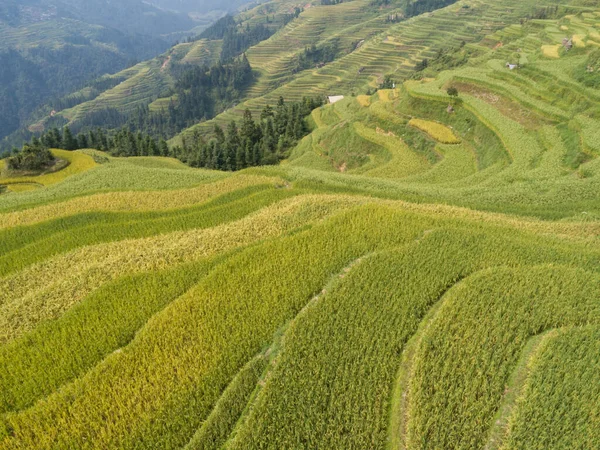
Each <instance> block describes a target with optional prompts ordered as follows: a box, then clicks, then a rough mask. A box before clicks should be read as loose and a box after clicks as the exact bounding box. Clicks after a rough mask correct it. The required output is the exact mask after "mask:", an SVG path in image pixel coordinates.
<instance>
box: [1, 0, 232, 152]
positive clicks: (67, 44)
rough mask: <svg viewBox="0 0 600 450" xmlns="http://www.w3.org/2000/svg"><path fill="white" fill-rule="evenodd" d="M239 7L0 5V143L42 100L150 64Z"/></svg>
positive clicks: (85, 0) (109, 1)
mask: <svg viewBox="0 0 600 450" xmlns="http://www.w3.org/2000/svg"><path fill="white" fill-rule="evenodd" d="M241 3H242V2H240V1H239V0H233V1H230V0H224V1H219V2H217V1H214V0H209V1H201V0H185V1H181V2H171V1H166V0H159V1H156V2H155V4H150V3H149V2H143V1H141V0H119V1H116V0H2V1H1V2H0V100H1V101H0V140H1V139H3V138H5V137H6V136H8V135H10V134H11V133H14V132H15V131H17V130H19V129H22V128H23V127H24V126H26V125H27V124H28V123H30V122H31V121H32V119H35V117H32V114H35V111H36V109H37V108H39V107H40V106H41V105H43V104H45V103H46V102H47V101H48V100H49V99H51V98H56V97H60V96H63V95H65V94H67V93H70V92H73V91H74V90H77V89H79V88H81V87H82V86H84V85H85V84H86V83H87V82H89V81H91V80H93V79H95V78H97V77H99V76H101V75H103V74H107V73H115V72H118V71H120V70H122V69H124V68H126V67H128V66H131V65H132V64H133V63H135V62H137V61H141V60H145V59H148V58H152V57H154V56H156V55H158V54H160V53H162V52H164V51H165V50H167V49H168V48H170V47H171V46H172V45H173V43H174V42H175V41H176V40H178V39H182V38H185V37H186V36H187V35H188V34H190V33H191V34H194V33H197V32H198V31H199V30H201V29H202V28H203V27H205V26H207V25H208V24H210V23H211V22H213V21H214V20H216V19H217V18H219V17H220V16H222V15H223V14H225V12H227V11H229V10H233V9H235V8H236V7H237V6H239V5H240V4H241ZM192 30H193V31H192Z"/></svg>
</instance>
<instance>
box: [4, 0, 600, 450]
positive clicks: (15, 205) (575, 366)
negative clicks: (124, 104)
mask: <svg viewBox="0 0 600 450" xmlns="http://www.w3.org/2000/svg"><path fill="white" fill-rule="evenodd" d="M473 7H475V6H473ZM498 8H499V9H500V10H501V9H502V7H501V6H500V7H498ZM462 9H463V8H462V5H461V3H459V4H457V5H455V6H451V7H449V8H448V9H446V10H444V11H438V12H436V13H434V14H433V15H427V16H426V17H422V18H416V19H414V21H415V22H418V23H420V24H421V25H424V24H428V23H430V22H429V21H431V26H434V25H433V24H436V23H437V24H438V25H439V22H438V19H439V18H440V16H442V17H444V14H447V17H454V16H455V15H456V13H457V12H458V13H459V15H458V16H456V17H461V16H460V14H462ZM598 18H600V11H598V10H597V9H583V10H581V11H580V12H579V13H577V12H576V11H575V13H574V14H569V16H567V17H561V16H559V17H556V18H554V17H552V18H549V19H531V20H526V21H524V23H523V24H520V23H519V20H518V19H515V21H514V23H516V24H518V25H515V24H513V23H512V22H511V23H509V24H507V26H505V27H504V28H502V29H499V30H496V31H494V32H493V33H492V34H489V33H485V36H484V34H483V33H482V35H481V37H480V39H479V40H476V41H474V42H472V43H465V45H461V43H460V41H459V42H458V43H456V44H451V45H448V46H446V50H445V51H443V52H440V53H439V56H438V54H432V55H430V56H428V59H429V63H428V65H427V67H424V68H423V70H422V71H420V72H418V73H417V72H416V71H415V70H414V69H412V70H409V69H408V68H407V69H406V73H407V74H416V77H415V78H423V79H417V80H412V81H407V82H406V83H400V81H398V82H397V85H396V88H395V89H382V90H379V91H378V92H376V93H373V92H372V91H371V92H370V93H369V94H368V95H367V93H365V91H362V93H363V95H364V96H363V97H359V98H354V97H352V95H350V93H349V92H347V91H344V90H342V91H341V93H343V94H345V95H346V97H347V98H345V99H344V100H343V101H340V102H338V103H336V104H335V105H328V106H325V107H322V108H319V109H317V110H315V111H313V113H312V118H311V122H312V124H313V132H312V133H311V134H309V135H308V136H306V137H305V138H304V139H303V140H302V141H301V142H300V143H299V145H298V146H297V147H296V148H295V149H293V151H292V153H291V155H290V157H289V158H288V160H287V161H286V162H285V163H284V164H282V165H280V166H277V167H262V168H253V169H247V170H244V171H240V172H237V173H225V172H216V171H208V170H199V169H192V168H189V167H186V166H185V165H183V164H181V163H179V162H178V161H175V160H172V159H166V158H156V157H147V158H128V159H122V158H113V157H109V156H107V155H104V154H102V153H101V152H96V151H93V150H86V151H84V152H81V153H73V155H82V156H88V157H90V158H92V160H93V161H94V163H95V164H94V165H93V167H89V169H88V170H85V171H82V172H80V173H77V174H73V175H69V176H65V177H62V181H60V182H58V183H56V184H53V185H51V186H47V187H42V188H39V189H36V190H35V191H32V192H19V193H15V192H12V193H5V194H0V324H1V326H0V330H2V331H1V333H0V361H1V364H0V386H1V388H0V448H2V449H13V448H15V449H16V448H98V449H105V448H148V449H156V448H186V449H200V448H202V449H207V448H227V449H252V448H277V449H279V448H336V449H337V448H340V449H364V448H373V449H389V448H394V449H421V448H422V449H428V448H448V449H472V448H502V449H520V448H551V449H552V448H556V449H558V448H594V445H595V443H596V442H598V441H600V434H599V430H600V427H598V426H597V425H598V421H597V418H598V417H599V416H600V411H599V410H598V408H599V406H598V405H599V403H598V402H595V401H590V399H595V398H598V397H599V396H600V387H599V384H598V383H597V378H598V375H597V369H598V367H597V365H598V345H597V340H598V339H597V338H598V333H599V332H600V300H599V299H600V240H599V236H600V223H599V222H598V219H599V218H598V214H599V213H600V203H599V198H598V187H599V180H600V178H599V177H600V174H599V173H598V167H597V161H598V158H597V145H598V143H597V139H596V138H597V136H596V134H597V133H596V130H597V129H598V126H597V125H598V120H599V116H598V113H597V98H598V94H597V89H596V88H595V86H594V85H593V83H594V80H595V78H593V77H592V76H591V75H590V74H592V73H593V72H591V71H589V70H588V66H590V65H593V64H595V61H597V59H596V53H595V52H596V50H595V49H596V46H595V44H593V42H596V41H595V40H594V39H596V36H597V35H598V34H597V30H598V28H597V23H598V20H597V19H598ZM448 20H449V19H448ZM463 23H464V21H461V20H459V19H456V21H455V24H454V26H456V27H457V28H456V29H457V30H461V29H462V28H460V27H461V26H462V25H463ZM409 25H410V24H400V25H392V27H391V28H390V32H389V34H388V36H390V37H392V38H393V39H388V40H387V41H386V42H397V41H396V40H397V39H398V37H397V36H394V35H393V34H392V31H393V30H400V29H402V30H405V28H403V27H409ZM410 29H412V28H409V30H410ZM569 30H572V31H573V33H574V34H576V35H578V36H580V37H579V38H578V40H576V42H583V43H585V46H581V44H580V46H578V47H575V46H574V48H572V49H571V50H569V51H566V49H563V50H559V52H558V55H559V57H558V58H548V56H545V52H544V49H545V48H546V47H544V46H546V45H559V46H562V45H563V44H562V39H563V37H565V36H563V35H564V34H565V33H566V32H567V31H569ZM499 43H502V45H498V44H499ZM263 45H264V44H263ZM365 45H366V44H365ZM381 45H382V46H383V45H395V44H389V43H385V44H384V43H383V42H382V43H381ZM361 48H362V47H361ZM381 48H386V47H381ZM377 51H379V50H377ZM382 55H384V53H382ZM423 57H424V53H422V52H420V51H419V53H416V54H415V56H414V57H413V58H412V61H413V62H421V61H422V58H423ZM382 59H383V58H382ZM515 60H516V62H515ZM340 61H342V60H340ZM373 61H375V57H373ZM457 61H460V64H455V63H456V62H457ZM507 62H509V63H510V64H519V66H520V67H519V68H518V69H513V70H511V69H509V68H507V67H505V64H506V63H507ZM332 64H338V63H337V62H336V63H332ZM421 65H423V64H421ZM452 66H457V67H454V68H451V69H450V70H446V71H442V72H441V73H439V72H440V69H441V68H443V67H452ZM594 67H596V66H594ZM382 70H383V69H382ZM293 84H294V81H292V83H290V85H289V86H293ZM286 86H288V85H284V86H283V87H282V88H281V89H285V88H286ZM340 86H342V85H340ZM349 86H350V85H349ZM449 87H455V88H456V89H457V90H458V93H459V95H458V99H452V98H450V97H449V96H448V93H447V92H448V91H447V89H448V88H449ZM341 89H343V87H341ZM348 89H350V88H348ZM449 104H451V105H452V107H453V108H452V109H453V112H448V111H449V109H448V105H449ZM450 111H451V110H450ZM58 173H60V172H58ZM58 173H57V175H58ZM65 175H67V174H65ZM6 182H7V181H6V180H5V181H2V183H6Z"/></svg>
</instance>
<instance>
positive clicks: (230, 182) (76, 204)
mask: <svg viewBox="0 0 600 450" xmlns="http://www.w3.org/2000/svg"><path fill="white" fill-rule="evenodd" d="M265 183H269V184H278V183H281V184H283V181H281V180H280V179H277V178H272V177H261V176H248V175H239V176H234V177H230V178H226V179H224V180H219V181H216V182H213V183H207V184H203V185H201V186H198V187H195V188H188V189H177V190H169V191H147V192H144V191H141V192H139V191H130V192H126V191H125V192H122V191H119V192H109V193H102V194H94V195H90V196H86V197H76V198H73V199H70V200H67V201H64V202H60V203H50V204H47V205H42V206H37V207H33V208H30V209H25V210H21V211H13V212H7V213H4V214H2V213H0V229H2V228H9V227H15V226H19V225H30V224H33V223H37V222H42V221H45V220H49V219H56V218H59V217H65V216H69V215H73V214H80V213H84V212H91V211H119V212H121V211H157V210H167V209H176V208H182V207H185V206H191V205H194V204H197V203H201V202H203V201H206V200H208V199H210V198H211V197H215V196H217V195H221V194H225V193H228V192H233V191H235V190H238V189H242V188H245V187H249V186H255V185H259V184H265Z"/></svg>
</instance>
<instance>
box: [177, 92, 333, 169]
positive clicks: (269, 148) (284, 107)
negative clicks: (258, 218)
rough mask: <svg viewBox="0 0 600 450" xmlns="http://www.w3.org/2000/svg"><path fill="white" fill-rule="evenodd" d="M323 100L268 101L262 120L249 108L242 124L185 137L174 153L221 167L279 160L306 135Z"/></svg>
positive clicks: (190, 161) (188, 160)
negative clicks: (210, 135) (211, 135)
mask: <svg viewBox="0 0 600 450" xmlns="http://www.w3.org/2000/svg"><path fill="white" fill-rule="evenodd" d="M322 104H323V100H322V99H311V98H304V99H303V101H302V102H301V103H289V104H286V103H284V101H283V98H280V99H279V102H278V103H277V106H276V107H275V108H274V109H273V108H271V107H270V106H268V105H267V106H266V107H265V108H264V109H263V111H262V112H261V115H260V120H258V121H255V120H254V119H253V118H252V114H251V113H250V111H249V110H246V111H245V113H244V118H243V120H242V121H241V124H239V125H238V124H236V123H235V121H232V122H231V123H230V124H229V126H228V127H227V130H226V131H225V132H224V131H223V130H222V129H221V128H220V127H219V126H215V129H214V138H213V139H211V140H209V141H206V140H205V139H203V138H202V137H201V136H200V135H199V134H195V135H194V136H193V137H192V138H191V139H189V138H187V139H184V142H183V147H181V148H175V149H173V151H174V155H175V156H177V157H178V158H180V159H181V160H183V161H184V162H186V163H188V164H190V165H191V166H194V167H206V168H210V169H218V170H230V171H233V170H241V169H244V168H246V167H251V166H259V165H268V164H277V163H278V162H279V161H280V160H281V159H282V158H285V157H286V156H287V151H288V150H289V148H291V147H292V146H293V145H294V144H295V143H296V142H297V141H298V139H300V138H302V137H303V136H305V135H306V133H307V132H308V127H307V125H306V122H305V117H306V116H307V115H308V114H310V112H311V111H312V110H313V109H314V108H317V107H319V106H321V105H322Z"/></svg>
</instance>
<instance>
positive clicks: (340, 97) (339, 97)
mask: <svg viewBox="0 0 600 450" xmlns="http://www.w3.org/2000/svg"><path fill="white" fill-rule="evenodd" d="M343 99H344V96H343V95H330V96H329V97H327V100H329V103H331V104H333V103H336V102H339V101H340V100H343Z"/></svg>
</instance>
